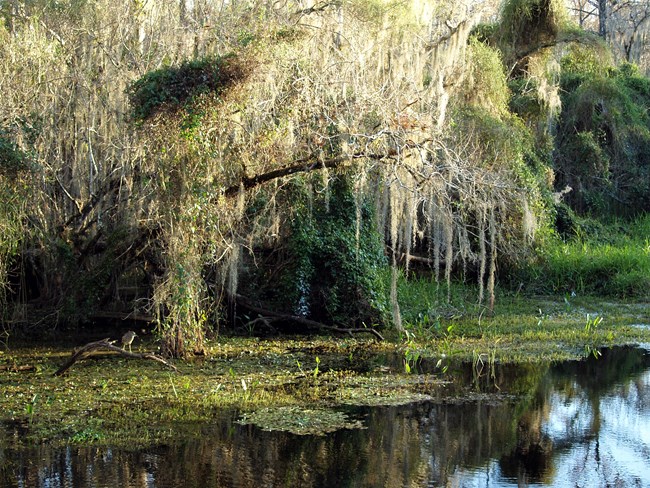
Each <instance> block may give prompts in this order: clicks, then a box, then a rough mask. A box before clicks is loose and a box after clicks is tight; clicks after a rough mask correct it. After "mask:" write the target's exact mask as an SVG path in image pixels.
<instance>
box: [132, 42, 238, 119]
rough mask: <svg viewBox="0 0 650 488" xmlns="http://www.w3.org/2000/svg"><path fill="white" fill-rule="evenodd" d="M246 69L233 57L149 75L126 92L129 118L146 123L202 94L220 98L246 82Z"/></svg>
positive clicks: (230, 55) (168, 69)
mask: <svg viewBox="0 0 650 488" xmlns="http://www.w3.org/2000/svg"><path fill="white" fill-rule="evenodd" d="M246 73H247V68H246V67H245V63H243V62H242V61H241V60H240V59H239V58H238V57H236V56H235V55H234V54H229V55H226V56H215V57H206V58H202V59H196V60H192V61H185V62H183V63H182V64H180V65H179V66H169V67H166V68H161V69H158V70H155V71H150V72H149V73H147V74H145V75H144V76H143V77H142V78H140V79H138V80H136V81H135V82H133V83H132V84H131V85H130V86H129V88H128V90H127V93H128V96H129V101H130V102H131V105H132V115H133V118H134V119H135V120H137V121H142V120H146V119H147V118H149V117H151V116H152V115H153V114H155V113H156V112H157V111H159V110H161V109H162V108H163V107H166V108H169V109H172V110H175V109H177V108H179V107H181V106H185V105H186V104H189V103H191V101H192V100H193V99H194V98H195V97H197V96H199V95H202V94H206V93H215V94H217V95H219V94H221V93H222V92H223V91H224V90H225V89H227V88H228V87H230V86H232V85H233V84H235V83H237V82H238V81H241V80H242V79H243V78H245V76H246Z"/></svg>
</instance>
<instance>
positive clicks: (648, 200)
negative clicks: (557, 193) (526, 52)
mask: <svg viewBox="0 0 650 488" xmlns="http://www.w3.org/2000/svg"><path fill="white" fill-rule="evenodd" d="M562 66H563V72H562V80H561V81H562V88H563V91H562V93H563V96H562V108H563V110H562V114H561V117H560V122H559V128H558V137H557V151H556V155H557V156H556V166H557V168H558V179H557V186H558V188H564V187H565V186H567V185H568V186H570V187H571V188H572V189H573V191H572V192H570V193H569V194H568V196H567V203H569V205H571V206H572V207H573V208H574V209H575V210H576V211H578V212H583V213H584V212H596V213H599V214H627V215H629V214H632V215H633V214H636V213H639V212H646V211H648V210H650V117H649V116H648V113H647V109H646V107H647V106H648V105H649V104H650V80H648V79H647V78H646V77H644V76H642V75H641V74H639V72H638V69H637V68H636V67H634V66H632V65H627V64H625V65H622V66H621V67H619V68H610V69H607V70H605V69H602V68H600V67H599V66H598V63H597V59H596V58H595V57H594V56H593V55H589V54H588V53H587V54H585V52H584V50H574V51H572V52H571V53H570V54H569V55H568V56H566V57H565V58H564V60H563V62H562Z"/></svg>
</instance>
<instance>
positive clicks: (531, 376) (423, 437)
mask: <svg viewBox="0 0 650 488" xmlns="http://www.w3.org/2000/svg"><path fill="white" fill-rule="evenodd" d="M425 367H426V365H425ZM481 373H483V374H482V375H481V376H480V377H478V378H477V374H476V369H475V368H474V367H473V366H471V365H467V366H466V367H464V368H461V367H459V368H457V369H456V370H455V371H453V374H454V375H455V376H456V378H457V379H458V378H461V379H463V380H465V381H466V382H467V383H468V385H469V386H468V390H466V392H465V394H463V395H458V394H457V393H450V392H448V391H447V392H445V391H443V392H441V393H440V395H439V397H438V398H436V399H434V400H433V401H431V402H424V403H418V404H411V405H408V406H400V407H373V408H364V409H357V410H355V411H354V412H352V414H353V415H355V416H356V417H357V418H361V419H362V421H363V425H364V427H365V428H364V429H356V430H343V431H338V432H335V433H333V434H329V435H326V436H297V435H293V434H288V433H283V432H265V431H262V430H260V429H258V428H256V427H253V426H242V425H238V424H236V423H235V421H236V420H237V418H238V416H237V415H236V414H235V413H231V414H224V418H222V419H216V420H215V422H214V423H213V424H212V425H204V426H200V427H197V429H200V430H201V431H200V435H199V436H197V437H198V439H199V440H196V439H193V440H190V441H185V442H179V443H178V444H174V445H168V446H159V447H155V448H150V449H145V450H140V451H126V450H118V449H110V448H102V449H97V448H84V447H67V448H63V449H52V448H49V447H47V446H41V447H37V448H34V449H31V450H23V451H18V452H16V451H10V450H2V449H1V448H0V487H2V488H4V487H12V488H13V487H34V488H41V487H43V488H44V487H47V488H57V487H66V488H67V487H98V488H99V487H102V488H103V487H111V488H112V487H129V488H131V487H133V488H135V487H188V488H189V487H236V488H248V487H251V488H252V487H255V488H257V487H306V488H309V487H390V488H392V487H407V486H408V487H412V486H415V487H419V486H424V487H429V486H452V487H484V486H485V487H493V486H495V487H499V486H553V487H564V486H567V487H601V486H602V487H604V486H621V487H628V486H650V353H649V352H648V351H647V350H645V349H642V348H615V349H611V350H607V351H603V355H602V357H600V358H599V359H595V358H590V359H589V360H586V361H581V362H568V363H560V364H554V365H550V364H549V365H527V366H517V367H508V368H505V367H502V368H499V367H497V368H496V369H495V370H493V371H490V374H485V372H484V371H481ZM492 373H494V374H492Z"/></svg>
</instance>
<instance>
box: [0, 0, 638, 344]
mask: <svg viewBox="0 0 650 488" xmlns="http://www.w3.org/2000/svg"><path fill="white" fill-rule="evenodd" d="M487 8H488V5H487V4H485V5H484V4H475V2H471V1H468V2H465V3H464V2H446V1H440V0H439V1H426V0H422V1H414V2H403V1H394V0H364V1H353V2H270V1H269V2H267V1H261V2H251V1H230V2H207V1H205V2H204V1H195V2H185V1H181V2H167V1H161V2H137V1H136V2H133V1H124V2H122V1H117V2H106V1H105V0H96V1H94V2H71V3H66V2H58V3H56V4H51V3H48V2H20V1H17V2H12V3H6V2H5V3H2V9H1V11H0V12H1V15H2V18H3V19H4V22H3V24H2V26H1V27H0V38H1V42H0V92H2V93H3V94H5V95H3V97H2V99H0V114H1V115H0V117H1V118H0V192H2V195H3V198H2V207H1V208H0V212H2V216H1V220H0V221H1V222H2V224H0V225H2V226H3V227H2V230H3V232H2V236H1V237H0V284H1V285H2V287H1V289H2V294H1V295H0V300H1V301H2V302H3V311H4V316H3V317H2V321H3V324H5V325H4V327H5V330H6V331H8V330H10V328H12V327H17V326H18V325H20V324H23V325H24V324H33V323H35V322H38V323H42V321H41V320H40V318H39V317H43V316H48V317H52V318H53V320H54V321H55V322H56V321H60V322H65V323H66V324H68V325H75V324H81V323H85V322H89V321H92V320H94V319H95V318H97V317H100V316H102V315H103V316H115V317H118V316H125V317H129V316H130V317H140V316H142V317H150V319H151V320H152V321H153V322H154V323H155V324H156V328H157V332H158V333H159V335H160V336H161V337H162V339H163V344H164V348H165V350H166V352H167V353H169V354H172V355H178V356H181V355H184V354H187V353H188V352H191V351H193V350H200V349H201V347H202V341H203V338H204V337H205V335H206V334H208V333H211V332H213V331H215V330H218V328H219V326H220V324H226V325H231V326H232V325H233V324H236V323H238V322H239V323H241V322H242V321H246V320H249V321H253V320H254V318H251V317H249V316H247V314H246V312H245V310H246V305H245V304H248V305H249V306H251V307H253V308H252V309H268V310H275V311H276V312H279V313H283V314H285V316H288V315H291V316H293V317H298V318H301V319H305V320H312V321H314V322H318V323H322V324H325V325H330V326H345V327H348V326H377V325H383V326H385V327H394V328H397V329H400V328H401V327H402V325H401V315H400V309H399V299H398V296H397V280H398V277H399V276H401V275H402V274H405V275H408V274H409V272H410V271H411V270H412V269H413V267H414V266H415V267H418V272H422V270H424V272H426V273H427V274H428V275H430V276H431V277H432V279H435V280H436V281H438V282H440V284H441V286H443V287H444V286H447V287H448V288H449V286H450V283H451V281H452V280H453V279H459V280H465V281H468V282H471V283H474V284H475V285H476V287H477V301H478V302H479V303H482V304H485V306H486V307H488V308H491V307H492V306H493V303H494V300H495V286H496V280H497V278H498V274H502V275H506V274H507V273H508V272H509V271H510V270H514V269H516V268H517V266H519V264H520V263H521V262H523V261H525V260H527V259H529V258H530V257H531V256H532V254H533V253H534V252H535V249H536V248H537V247H539V246H542V245H543V243H544V242H545V240H546V239H549V238H550V236H552V235H553V234H554V232H555V229H554V225H555V222H556V215H557V212H558V208H559V207H560V206H562V205H566V204H568V205H569V206H571V207H572V210H571V211H575V212H578V213H580V212H588V211H592V210H598V211H602V212H606V213H609V212H611V213H616V212H617V211H618V208H619V207H617V205H615V204H614V202H620V203H621V206H620V207H623V206H624V207H625V208H626V209H628V210H629V209H630V205H631V204H633V203H632V202H636V201H641V199H642V201H645V202H648V201H650V199H648V191H649V189H648V187H647V185H648V183H647V182H648V178H647V176H648V175H647V167H648V162H647V159H648V157H647V154H646V153H647V149H646V148H647V146H648V142H649V141H648V120H647V115H646V113H645V111H644V110H643V109H642V108H641V107H643V106H645V105H647V102H648V100H647V97H648V93H649V92H648V86H649V85H648V80H647V78H645V77H644V76H643V75H641V74H640V72H639V71H638V70H636V68H634V67H633V66H632V65H629V64H627V65H622V66H620V67H616V66H615V65H613V64H612V66H611V67H608V68H601V67H599V66H596V64H597V63H595V62H594V61H593V60H594V59H596V58H595V57H596V56H598V54H594V53H598V52H601V51H602V50H606V48H605V47H604V46H603V44H602V43H599V42H598V41H595V40H594V39H593V36H590V35H588V34H587V33H585V32H582V31H580V29H579V28H578V27H576V26H575V25H572V24H571V23H570V21H569V20H568V16H567V14H566V11H565V10H564V7H563V6H562V5H561V4H560V3H559V2H556V1H555V0H510V1H509V2H506V4H505V5H504V6H503V9H502V10H501V17H500V19H501V20H500V21H499V22H497V23H496V24H491V25H479V21H480V20H481V19H482V18H487V16H488V15H487V14H489V13H490V12H486V11H485V9H487ZM512 19H516V20H517V23H513V22H512ZM590 56H591V57H590ZM590 60H591V61H590ZM630 115H631V116H630ZM581 164H582V165H583V166H581ZM644 181H645V183H643V182H644ZM644 185H645V186H644ZM565 187H566V188H569V187H570V188H571V190H566V192H564V191H565ZM563 192H564V193H563ZM567 192H568V196H566V198H565V195H566V193H567ZM563 198H564V202H566V203H561V200H562V199H563ZM562 208H564V207H562ZM642 210H647V208H645V207H643V206H637V207H634V208H633V209H632V213H634V212H637V211H642ZM497 263H499V266H497ZM37 318H39V319H38V320H37Z"/></svg>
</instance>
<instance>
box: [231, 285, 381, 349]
mask: <svg viewBox="0 0 650 488" xmlns="http://www.w3.org/2000/svg"><path fill="white" fill-rule="evenodd" d="M235 299H236V301H237V303H238V304H240V305H242V306H244V307H246V308H247V309H249V310H251V311H253V312H255V313H257V314H259V315H260V317H259V318H261V319H262V320H263V321H264V322H265V323H267V324H268V323H270V322H278V321H286V322H293V323H295V324H300V325H304V326H306V327H309V328H315V329H325V330H331V331H332V332H344V333H348V334H350V335H352V334H360V333H364V332H365V333H368V334H372V335H374V336H375V337H376V338H377V340H380V341H383V340H384V337H383V336H382V335H381V334H380V333H379V332H378V331H376V330H375V329H373V328H371V327H337V326H335V325H327V324H323V323H321V322H316V321H315V320H310V319H306V318H304V317H300V316H298V315H291V314H285V313H280V312H274V311H273V310H268V309H265V308H262V307H258V306H256V305H253V304H252V303H250V301H248V300H247V299H246V297H244V296H242V295H235ZM256 320H258V319H255V320H254V321H256Z"/></svg>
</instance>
